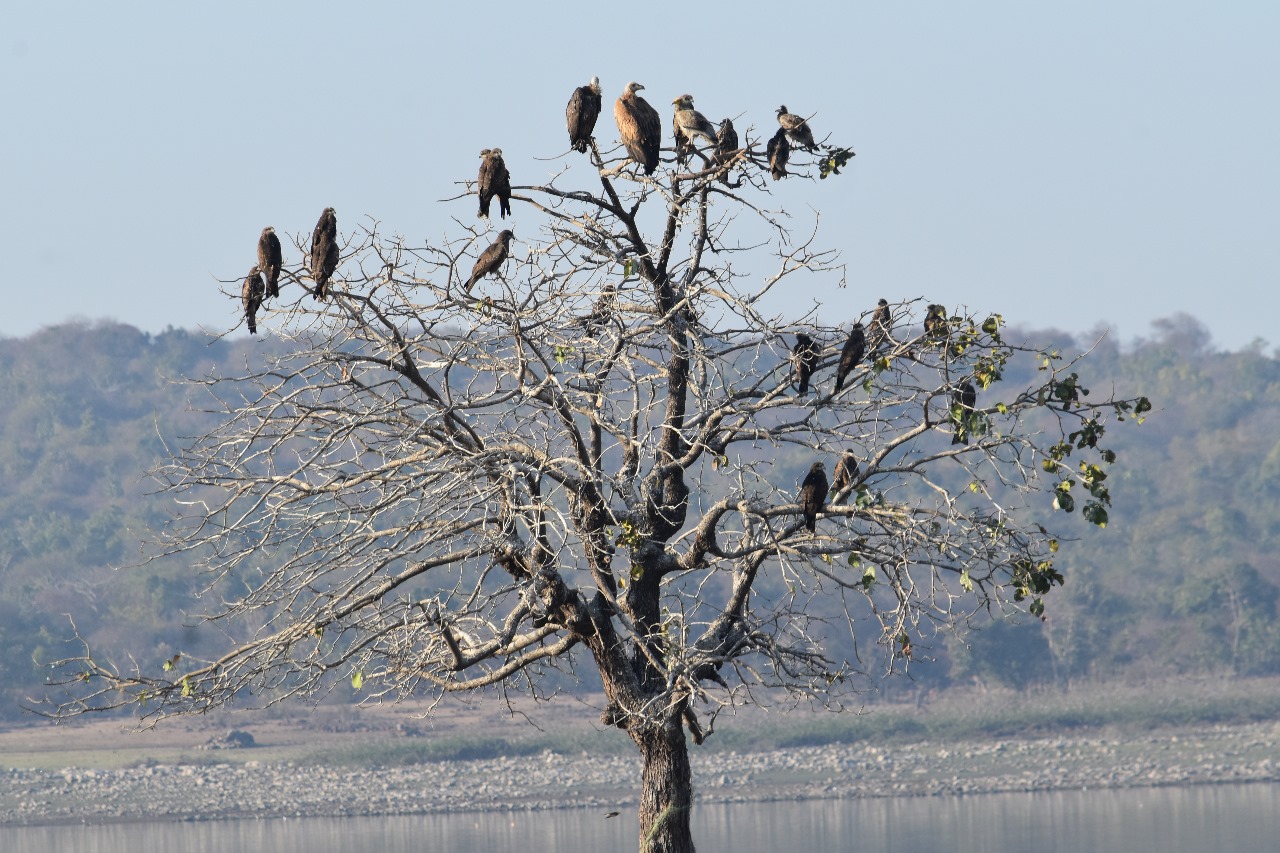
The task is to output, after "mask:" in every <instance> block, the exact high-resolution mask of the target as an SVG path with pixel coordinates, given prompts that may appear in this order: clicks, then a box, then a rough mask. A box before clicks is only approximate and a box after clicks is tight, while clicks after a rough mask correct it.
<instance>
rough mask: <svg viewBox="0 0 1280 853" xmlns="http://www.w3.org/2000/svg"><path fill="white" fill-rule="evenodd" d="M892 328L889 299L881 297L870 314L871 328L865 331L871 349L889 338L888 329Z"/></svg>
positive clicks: (877, 347)
mask: <svg viewBox="0 0 1280 853" xmlns="http://www.w3.org/2000/svg"><path fill="white" fill-rule="evenodd" d="M892 328H893V314H892V313H891V312H890V311H889V301H888V300H887V299H881V300H880V301H879V302H877V303H876V310H875V312H874V313H872V315H871V328H870V330H868V332H867V343H868V344H870V346H871V348H872V349H879V348H880V345H881V344H883V343H884V342H885V341H887V340H889V330H890V329H892Z"/></svg>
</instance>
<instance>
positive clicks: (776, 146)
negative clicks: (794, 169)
mask: <svg viewBox="0 0 1280 853" xmlns="http://www.w3.org/2000/svg"><path fill="white" fill-rule="evenodd" d="M765 151H766V153H767V154H768V155H769V174H770V175H773V179H774V180H775V181H780V180H782V179H783V178H785V177H786V176H787V160H789V159H791V143H790V142H788V141H787V132H786V131H785V130H783V129H782V128H778V132H777V133H775V134H774V135H773V138H772V139H770V140H769V146H768V147H767V148H766V149H765Z"/></svg>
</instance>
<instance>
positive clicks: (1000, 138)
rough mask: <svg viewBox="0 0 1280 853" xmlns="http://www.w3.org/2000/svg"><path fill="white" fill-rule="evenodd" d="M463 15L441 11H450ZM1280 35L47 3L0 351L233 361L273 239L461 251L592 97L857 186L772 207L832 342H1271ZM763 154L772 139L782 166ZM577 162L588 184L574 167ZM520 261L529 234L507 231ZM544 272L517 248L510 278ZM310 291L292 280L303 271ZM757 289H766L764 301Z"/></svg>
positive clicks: (1039, 7) (624, 13) (1117, 16)
mask: <svg viewBox="0 0 1280 853" xmlns="http://www.w3.org/2000/svg"><path fill="white" fill-rule="evenodd" d="M437 7H440V8H437ZM1277 45H1280V4H1276V3H1274V2H1269V0H1268V2H1263V1H1262V0H1258V2H1253V0H1238V2H1232V3H1226V4H1205V3H1191V2H1181V0H1162V2H1082V3H1070V4H1061V3H1059V4H1041V3H1026V2H999V3H995V2H976V3H953V2H949V0H948V2H907V3H883V2H880V3H857V2H855V3H849V4H835V3H824V2H817V3H807V4H796V5H794V6H787V5H786V4H778V3H776V2H772V3H757V2H736V3H707V4H688V3H645V4H639V5H636V4H625V5H623V4H619V5H617V6H609V5H607V4H583V3H574V4H563V3H527V4H515V3H511V4H505V3H483V4H482V3H469V4H462V3H451V4H447V5H446V4H411V3H402V4H378V3H365V4H360V5H358V6H357V5H356V4H338V3H327V2H323V0H313V2H308V3H305V4H267V3H256V2H255V3H218V4H200V5H199V6H197V5H196V4H179V3H147V4H143V3H128V2H125V3H93V4H90V3H47V2H39V3H34V2H11V3H9V4H7V5H6V6H5V8H4V10H3V11H0V114H2V115H3V127H4V133H3V135H0V163H2V164H3V165H0V250H2V251H3V261H4V265H3V290H4V292H5V294H6V296H7V297H8V298H6V300H5V304H6V305H7V306H9V308H8V310H7V311H6V312H5V313H4V314H3V315H0V334H2V335H11V336H12V335H25V334H28V333H30V332H32V331H34V330H36V329H38V328H40V327H42V326H47V325H51V324H55V323H59V322H62V321H64V320H67V319H70V318H76V317H78V318H86V317H87V318H91V319H97V318H114V319H117V320H120V321H123V322H127V323H130V324H133V325H135V326H138V327H140V328H142V329H145V330H148V331H160V330H162V329H164V328H165V327H166V326H169V325H173V326H180V327H189V328H193V327H197V326H203V327H205V328H209V329H213V330H218V331H221V330H224V329H227V328H229V327H231V326H233V325H234V324H235V323H236V322H237V319H238V316H237V315H238V311H237V306H236V305H235V304H234V302H232V301H231V300H230V299H228V298H227V297H225V296H223V295H222V294H221V293H219V288H218V285H217V282H216V279H217V278H223V279H230V278H234V277H238V276H243V275H244V273H245V271H246V270H247V269H248V267H249V266H250V265H252V264H253V263H254V260H255V255H254V247H255V245H256V241H257V236H258V232H259V231H260V230H261V228H262V227H263V226H264V225H267V224H272V225H274V226H275V227H276V229H277V230H278V231H281V232H289V233H296V232H306V233H309V232H310V230H311V228H312V226H313V225H314V224H315V221H316V218H317V217H318V216H319V213H320V211H321V209H323V208H324V207H326V206H330V205H331V206H333V207H335V208H336V209H337V211H338V219H339V227H340V229H341V230H342V231H344V232H346V231H349V230H351V229H352V228H353V227H354V226H355V225H356V224H358V223H359V222H361V221H368V220H367V217H372V218H375V219H377V220H379V221H380V222H381V227H382V228H383V229H384V230H386V231H388V232H394V233H399V234H404V235H407V236H411V237H414V238H417V239H424V240H425V239H432V240H438V239H440V238H441V237H443V236H447V235H449V234H451V233H452V234H455V235H456V234H457V233H460V227H459V226H458V225H457V224H456V223H454V222H453V219H452V218H453V217H457V218H458V219H461V220H464V221H468V222H470V221H474V199H465V200H463V201H460V202H451V203H440V202H439V199H442V198H446V197H448V196H452V195H454V194H455V192H456V187H455V185H454V182H455V181H459V180H462V179H466V178H472V177H474V175H475V170H476V167H477V165H478V162H479V161H478V160H477V157H476V153H477V152H478V151H479V149H481V148H484V147H491V146H494V145H497V146H500V147H502V149H503V150H504V152H505V154H506V159H507V163H508V166H509V168H510V170H511V172H512V174H513V179H514V181H515V182H516V183H533V182H536V181H540V180H541V179H543V178H545V177H547V176H548V175H549V174H550V173H551V172H552V171H553V170H555V169H556V168H557V163H556V162H554V161H552V162H546V161H545V159H544V160H538V159H535V158H550V157H554V156H555V155H557V154H560V153H562V152H564V151H565V149H566V147H567V137H566V135H565V131H564V105H565V102H566V100H567V99H568V96H569V93H570V92H571V91H572V89H573V87H575V86H577V85H581V84H583V83H585V82H586V81H587V80H588V79H589V78H590V76H591V75H592V74H597V75H599V76H600V78H601V80H602V82H603V85H604V89H605V97H606V111H605V113H604V114H603V115H602V116H601V121H600V124H599V125H598V127H597V134H596V135H597V138H598V139H600V141H601V142H602V144H612V142H613V140H615V139H616V130H615V128H614V126H613V123H612V120H611V110H610V106H609V105H610V104H611V102H612V100H613V99H614V98H615V97H616V96H617V95H618V93H619V92H620V91H621V89H622V87H623V86H624V85H625V84H626V82H627V81H628V80H637V81H640V82H642V83H644V84H645V86H646V90H645V93H644V94H645V95H646V96H648V97H649V100H650V101H651V102H652V103H653V104H654V105H655V106H657V107H658V108H659V110H660V112H662V113H663V115H664V123H665V122H666V121H667V116H668V115H669V110H670V106H669V104H670V101H671V99H672V98H673V97H675V96H676V95H679V94H681V93H684V92H690V93H693V94H694V95H695V97H696V98H697V104H698V107H699V108H700V109H701V110H703V111H704V112H706V113H707V114H708V116H709V117H711V118H712V119H714V120H718V119H720V118H722V117H724V116H726V115H731V116H741V118H740V119H738V120H737V121H736V122H735V123H736V124H738V126H739V127H740V128H741V127H743V126H744V125H746V124H751V125H754V126H755V127H756V128H757V129H758V130H759V131H761V132H771V130H772V128H773V127H775V126H776V125H775V124H774V116H773V112H774V110H775V109H776V108H777V106H778V105H779V104H781V103H785V104H787V105H788V106H789V107H790V108H791V109H792V110H793V111H794V112H800V113H803V114H806V115H809V114H816V115H815V117H814V118H813V120H812V124H813V125H814V127H815V129H816V131H817V133H818V135H819V137H821V136H824V135H826V134H830V139H831V141H832V142H835V143H839V144H843V145H848V146H850V147H852V148H854V149H855V150H856V151H857V153H858V156H857V158H856V160H855V161H854V163H853V165H852V167H851V168H850V170H849V171H848V173H847V174H845V175H842V176H840V177H839V178H838V179H836V180H828V181H822V182H813V183H807V182H803V181H800V180H788V181H785V182H783V183H782V184H779V185H778V188H777V190H778V191H777V194H776V196H775V199H774V204H776V205H783V206H786V207H787V208H788V209H790V210H793V211H794V212H796V213H797V214H798V217H797V220H796V221H797V224H798V227H799V228H800V230H805V229H806V228H807V227H808V226H807V223H808V222H809V218H808V217H810V216H811V213H810V211H809V209H810V207H812V208H814V209H817V210H820V211H821V221H820V232H819V238H818V243H819V244H820V245H823V246H829V247H831V248H836V249H839V250H840V251H841V252H842V253H843V259H844V261H845V262H846V263H847V264H848V286H847V287H846V288H845V289H838V288H836V287H835V286H834V285H833V284H830V283H824V282H820V281H815V282H813V283H812V288H813V289H812V291H810V292H806V293H803V294H800V295H801V296H803V297H804V300H801V302H800V303H799V304H803V302H804V301H805V300H819V301H821V302H822V303H824V305H825V309H824V319H826V320H827V321H828V322H838V321H839V320H841V319H842V313H843V314H854V313H858V312H860V311H862V310H865V309H867V308H868V307H870V305H871V304H872V303H874V301H875V299H876V298H878V297H880V296H886V297H888V298H890V299H900V298H911V297H917V296H923V297H925V298H926V299H928V300H929V301H936V302H942V303H946V304H948V305H951V306H955V305H959V304H964V305H968V306H970V307H972V308H973V309H974V310H978V311H992V310H996V311H1000V312H1001V313H1003V314H1004V315H1005V317H1006V319H1007V320H1009V321H1010V322H1013V323H1018V324H1024V325H1030V326H1037V327H1045V326H1056V327H1059V328H1063V329H1066V330H1069V331H1077V332H1079V331H1085V330H1090V329H1093V328H1095V327H1097V326H1099V325H1100V324H1101V325H1106V326H1109V327H1111V328H1112V329H1113V331H1114V332H1115V333H1116V334H1117V335H1118V336H1119V337H1120V339H1121V340H1128V339H1131V338H1133V337H1136V336H1140V335H1144V334H1146V333H1147V332H1148V330H1149V323H1150V321H1151V320H1153V319H1155V318H1158V317H1165V316H1169V315H1171V314H1173V313H1174V312H1177V311H1185V312H1188V313H1191V314H1194V315H1195V316H1197V317H1199V318H1200V319H1201V320H1202V321H1203V322H1204V323H1205V324H1206V325H1207V326H1208V327H1209V329H1210V331H1211V332H1212V334H1213V337H1214V340H1215V342H1216V343H1217V344H1218V345H1220V346H1224V347H1230V348H1236V347H1240V346H1244V345H1246V344H1248V343H1249V342H1250V341H1252V340H1253V339H1255V338H1264V339H1266V340H1268V341H1270V342H1271V343H1272V345H1276V344H1280V333H1277V332H1276V331H1275V329H1274V320H1273V318H1274V317H1275V316H1277V314H1278V313H1280V297H1277V295H1276V294H1277V285H1278V284H1280V281H1278V279H1280V239H1278V236H1280V109H1277V103H1278V101H1277V86H1278V85H1280V50H1278V49H1277ZM758 135H759V133H757V136H758ZM575 156H579V155H575ZM515 222H516V229H517V236H519V237H523V236H525V235H526V234H528V235H530V236H532V235H533V234H534V233H535V232H536V225H537V219H536V217H535V216H534V215H533V213H532V212H531V211H530V210H528V209H527V208H526V209H524V210H521V209H519V207H517V210H516V211H515ZM518 251H519V249H518V248H517V252H518ZM287 260H288V261H292V262H293V263H296V262H297V260H298V259H297V258H296V257H293V258H288V259H287ZM762 271H763V270H762Z"/></svg>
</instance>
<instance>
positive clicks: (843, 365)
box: [833, 323, 867, 473]
mask: <svg viewBox="0 0 1280 853" xmlns="http://www.w3.org/2000/svg"><path fill="white" fill-rule="evenodd" d="M866 352H867V335H866V332H864V331H863V330H862V324H861V323H854V324H853V328H852V329H850V330H849V339H848V340H847V341H845V342H844V349H842V350H840V366H839V367H837V368H836V390H835V392H833V393H838V392H839V391H840V389H841V388H843V387H844V380H845V379H846V378H847V377H848V376H849V374H850V373H852V372H853V369H854V368H855V367H857V366H858V362H860V361H862V356H864V355H865V354H866ZM837 473H838V471H837Z"/></svg>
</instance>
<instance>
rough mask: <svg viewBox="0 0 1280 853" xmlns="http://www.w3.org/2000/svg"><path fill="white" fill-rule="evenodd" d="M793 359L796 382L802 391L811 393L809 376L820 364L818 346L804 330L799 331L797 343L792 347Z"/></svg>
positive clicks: (802, 392)
mask: <svg viewBox="0 0 1280 853" xmlns="http://www.w3.org/2000/svg"><path fill="white" fill-rule="evenodd" d="M791 360H792V363H793V364H794V365H795V375H796V383H797V384H798V385H799V386H800V393H801V394H807V393H809V377H810V376H812V375H813V370H814V368H815V367H817V366H818V347H817V345H816V344H815V343H814V342H813V338H811V337H809V336H808V335H806V334H805V333H804V332H799V333H797V334H796V345H795V346H794V347H792V349H791Z"/></svg>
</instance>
